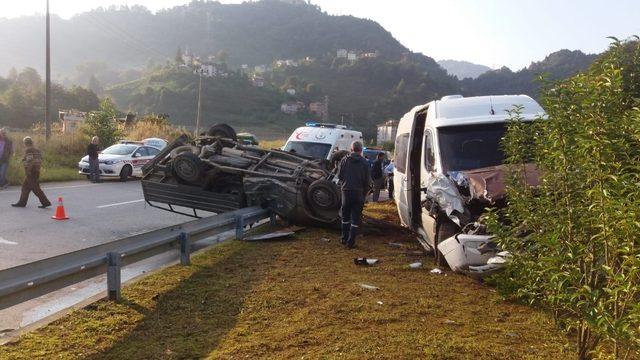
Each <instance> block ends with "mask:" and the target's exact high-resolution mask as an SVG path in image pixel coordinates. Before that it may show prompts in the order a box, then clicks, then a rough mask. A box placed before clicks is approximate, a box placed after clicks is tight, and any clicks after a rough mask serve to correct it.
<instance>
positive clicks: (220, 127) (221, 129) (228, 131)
mask: <svg viewBox="0 0 640 360" xmlns="http://www.w3.org/2000/svg"><path fill="white" fill-rule="evenodd" d="M207 135H209V136H218V137H221V138H226V139H231V140H233V141H238V136H237V135H236V131H235V130H233V128H232V127H231V126H229V125H227V124H214V125H213V126H211V127H210V128H209V130H208V131H207Z"/></svg>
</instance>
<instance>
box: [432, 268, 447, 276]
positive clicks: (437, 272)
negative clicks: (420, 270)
mask: <svg viewBox="0 0 640 360" xmlns="http://www.w3.org/2000/svg"><path fill="white" fill-rule="evenodd" d="M429 272H430V273H432V274H436V275H442V274H444V271H442V270H440V269H438V268H435V269H433V270H431V271H429Z"/></svg>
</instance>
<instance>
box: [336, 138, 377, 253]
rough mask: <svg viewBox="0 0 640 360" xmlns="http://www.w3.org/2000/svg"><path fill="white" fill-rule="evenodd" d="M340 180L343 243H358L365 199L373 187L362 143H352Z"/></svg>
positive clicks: (341, 170)
mask: <svg viewBox="0 0 640 360" xmlns="http://www.w3.org/2000/svg"><path fill="white" fill-rule="evenodd" d="M338 180H339V181H340V184H341V188H342V208H341V209H340V214H341V217H342V244H344V245H346V246H347V247H348V248H349V249H353V248H354V247H355V245H356V235H357V234H358V228H359V227H360V220H361V217H362V208H363V207H364V200H365V198H366V196H367V193H368V192H369V189H370V187H371V174H370V169H369V163H368V162H367V160H365V158H363V157H362V143H361V142H359V141H354V142H353V144H351V154H350V155H349V156H346V157H345V158H343V159H342V161H340V168H339V170H338Z"/></svg>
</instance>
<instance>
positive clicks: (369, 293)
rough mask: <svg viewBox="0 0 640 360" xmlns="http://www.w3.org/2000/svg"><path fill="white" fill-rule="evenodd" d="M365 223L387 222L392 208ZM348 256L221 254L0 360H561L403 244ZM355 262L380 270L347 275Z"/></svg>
mask: <svg viewBox="0 0 640 360" xmlns="http://www.w3.org/2000/svg"><path fill="white" fill-rule="evenodd" d="M367 212H368V213H369V214H370V215H372V216H375V217H377V218H383V219H386V220H395V221H397V217H396V212H395V206H394V205H393V204H391V203H384V204H370V205H369V207H368V209H367ZM327 239H328V240H329V241H327ZM391 241H393V242H398V243H401V244H402V245H403V246H402V248H391V247H389V246H388V245H387V243H388V242H391ZM359 246H360V248H359V249H358V250H354V251H346V250H343V248H342V247H341V246H340V244H339V240H338V233H337V232H334V231H329V230H324V229H315V228H308V229H306V230H305V231H303V232H301V233H299V234H297V235H296V236H295V238H294V239H293V240H290V241H288V240H282V241H271V242H260V243H248V242H240V241H232V242H227V243H224V244H222V245H219V246H217V247H215V248H212V249H210V250H207V251H206V252H204V253H201V254H200V255H198V256H195V257H194V258H193V265H192V266H190V267H180V266H174V267H171V268H167V269H165V270H162V271H160V272H158V273H156V274H153V275H150V276H149V277H147V278H144V279H142V280H140V281H138V282H136V283H133V284H131V285H129V286H127V287H125V289H124V292H123V296H124V300H123V301H122V302H121V303H119V304H114V303H110V302H107V301H99V302H97V303H95V304H93V305H90V306H88V307H86V308H84V309H81V310H78V311H75V312H73V313H72V314H70V315H68V316H66V317H64V318H62V319H60V320H58V321H56V322H54V323H52V324H50V325H48V326H46V327H44V328H41V329H39V330H37V331H35V332H33V333H30V334H27V335H24V336H23V337H22V338H20V339H19V340H18V341H17V342H16V343H13V344H8V345H5V346H3V347H0V358H1V359H5V358H6V359H33V358H52V357H58V358H70V359H73V358H91V359H98V358H99V359H105V358H106V359H123V358H128V359H133V358H202V357H210V358H265V357H269V358H291V357H298V356H301V355H305V354H306V355H308V356H310V357H311V358H323V357H328V358H333V357H339V356H344V357H346V358H432V359H461V358H462V359H465V358H473V359H495V358H500V359H503V358H520V359H557V358H568V357H571V354H570V353H569V352H570V351H571V350H569V348H567V347H565V345H564V344H565V342H566V341H567V340H566V338H565V337H564V336H563V335H562V334H561V333H560V332H559V331H557V330H556V328H555V327H554V325H553V322H552V319H551V318H550V317H549V316H547V315H546V314H544V313H541V312H538V311H536V310H533V309H531V308H529V307H526V306H521V305H516V304H511V303H506V302H503V301H502V300H500V298H499V297H498V295H497V294H496V293H495V291H493V290H492V289H491V288H489V287H486V286H484V285H481V284H479V283H477V282H476V281H474V280H471V279H469V278H467V277H464V276H460V275H455V274H452V273H447V275H446V276H444V275H435V274H431V273H430V272H429V270H430V269H431V268H433V264H432V261H431V259H430V258H425V257H423V256H416V255H415V254H414V253H413V252H415V251H416V250H417V249H418V248H417V246H416V245H415V241H414V240H413V238H412V237H411V236H408V235H403V234H398V233H377V234H376V233H374V234H370V235H367V236H366V237H364V238H362V239H361V241H360V242H359ZM357 256H368V257H377V258H379V259H381V262H380V263H379V264H378V265H375V266H372V267H361V266H356V265H354V263H353V258H354V257H357ZM414 261H422V262H423V263H424V267H423V268H421V269H409V268H408V266H407V265H408V264H409V263H411V262H414ZM360 284H369V285H373V286H376V287H378V288H379V289H378V290H368V289H364V288H362V287H361V286H360Z"/></svg>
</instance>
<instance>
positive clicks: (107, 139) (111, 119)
mask: <svg viewBox="0 0 640 360" xmlns="http://www.w3.org/2000/svg"><path fill="white" fill-rule="evenodd" d="M117 115H118V110H117V109H116V107H115V105H114V104H113V103H112V102H111V100H110V99H104V100H102V102H101V103H100V109H99V110H98V111H92V112H91V113H89V115H88V117H87V120H86V121H85V123H84V125H83V127H82V130H83V132H84V134H86V135H87V136H88V137H93V136H98V137H99V138H100V144H101V145H102V147H103V148H106V147H107V146H110V145H113V144H115V143H116V142H117V141H118V140H119V139H120V137H121V136H122V131H121V129H120V127H119V125H118V123H117V121H116V117H117Z"/></svg>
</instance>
